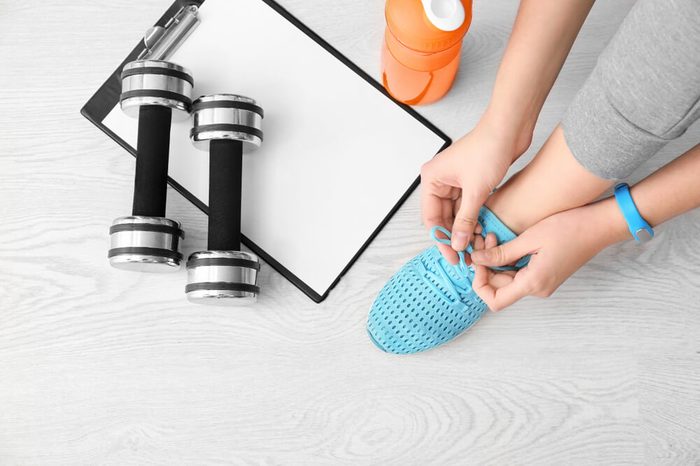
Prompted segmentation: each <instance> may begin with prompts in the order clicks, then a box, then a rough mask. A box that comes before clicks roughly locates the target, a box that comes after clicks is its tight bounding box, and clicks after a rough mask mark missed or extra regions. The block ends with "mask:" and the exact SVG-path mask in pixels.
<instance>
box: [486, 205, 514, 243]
mask: <svg viewBox="0 0 700 466" xmlns="http://www.w3.org/2000/svg"><path fill="white" fill-rule="evenodd" d="M479 223H480V224H481V227H482V228H483V232H482V233H481V234H482V236H484V237H485V236H486V234H487V233H493V234H495V235H496V239H497V240H498V244H501V243H507V242H508V241H512V240H514V239H515V237H516V234H515V233H513V232H512V231H511V230H510V228H508V227H507V226H506V225H505V223H503V222H502V221H501V219H500V218H498V217H496V214H494V213H493V212H491V211H490V210H489V208H488V207H486V206H482V207H481V209H480V210H479Z"/></svg>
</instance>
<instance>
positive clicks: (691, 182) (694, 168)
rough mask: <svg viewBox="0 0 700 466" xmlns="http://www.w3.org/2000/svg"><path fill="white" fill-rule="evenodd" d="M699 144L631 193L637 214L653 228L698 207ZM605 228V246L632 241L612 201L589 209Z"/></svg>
mask: <svg viewBox="0 0 700 466" xmlns="http://www.w3.org/2000/svg"><path fill="white" fill-rule="evenodd" d="M698 175H700V144H699V145H697V146H695V147H694V148H692V149H691V150H689V151H688V152H686V153H685V154H683V155H682V156H680V157H678V158H677V159H676V160H674V161H673V162H671V163H669V164H668V165H666V166H665V167H663V168H661V169H660V170H658V171H657V172H655V173H653V174H652V175H650V176H648V177H647V178H645V179H644V180H642V181H640V182H639V183H637V184H636V185H634V186H633V187H632V188H631V190H630V192H631V194H632V199H633V200H634V203H635V205H636V206H637V209H638V210H639V213H640V214H641V215H642V217H644V219H645V220H646V221H647V222H649V224H650V225H652V226H657V225H659V224H661V223H663V222H665V221H667V220H670V219H671V218H673V217H675V216H677V215H680V214H682V213H684V212H687V211H689V210H691V209H694V208H697V207H700V183H698ZM590 207H591V208H592V209H593V210H594V211H595V213H594V215H595V216H596V218H598V219H599V220H601V226H602V225H605V235H604V238H605V241H606V245H607V244H612V243H616V242H619V241H625V240H628V239H630V238H631V235H630V232H629V230H628V229H627V223H626V222H625V219H624V217H623V216H622V213H621V212H620V209H619V208H618V207H617V203H616V202H615V199H614V198H609V199H605V200H604V201H601V202H598V203H597V204H595V205H592V206H590Z"/></svg>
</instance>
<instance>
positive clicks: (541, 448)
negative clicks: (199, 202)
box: [0, 0, 700, 465]
mask: <svg viewBox="0 0 700 466" xmlns="http://www.w3.org/2000/svg"><path fill="white" fill-rule="evenodd" d="M281 3H282V4H283V5H284V6H285V7H287V8H288V9H289V10H290V11H291V12H292V13H293V14H295V15H297V16H298V17H299V18H300V19H301V20H303V21H304V22H306V23H307V24H308V25H309V26H310V27H311V28H313V29H314V30H316V31H317V32H318V33H319V34H320V35H321V36H322V37H324V38H326V39H327V40H329V41H330V42H331V44H333V45H334V46H336V47H337V48H338V49H340V50H341V51H342V52H343V53H345V54H346V55H347V56H348V57H349V58H350V59H352V60H353V61H355V62H356V63H357V64H359V65H360V66H361V67H363V68H364V69H366V70H367V71H368V72H370V73H371V74H372V75H374V76H377V75H378V69H379V66H378V60H379V47H380V44H381V38H382V28H383V24H384V22H383V21H384V20H383V16H382V7H383V2H382V1H381V0H335V1H334V2H328V1H326V0H283V1H282V2H281ZM167 5H168V0H157V1H156V0H149V1H136V0H131V1H126V0H112V1H110V2H93V1H88V0H65V1H62V2H46V1H39V0H27V1H22V2H15V1H11V0H0V128H1V129H0V219H1V223H0V464H2V465H50V464H66V465H79V464H114V465H126V464H187V465H193V464H227V463H235V464H266V465H273V464H298V465H311V464H323V465H331V464H381V465H399V464H401V465H406V464H411V465H428V464H438V465H442V464H459V465H464V464H470V465H471V464H491V465H505V464H555V465H560V464H596V465H599V464H640V463H646V464H651V465H666V464H668V465H690V464H700V312H699V311H700V248H699V247H698V246H700V240H699V239H698V229H699V228H698V227H699V225H700V211H695V212H693V213H691V214H689V215H686V216H685V217H683V218H680V219H677V220H675V221H672V222H670V223H669V224H667V225H665V226H663V227H662V228H660V229H659V233H658V237H657V238H656V239H655V240H654V241H653V242H651V243H649V244H648V245H646V246H643V247H639V246H636V245H634V244H632V243H629V244H623V245H620V246H617V247H614V248H612V249H610V250H608V251H605V252H604V253H603V254H601V255H600V256H599V257H597V258H596V259H595V260H593V261H592V262H591V263H590V264H589V265H587V266H586V267H584V268H583V269H582V270H581V271H580V272H579V273H578V274H576V276H575V277H573V278H572V279H571V280H570V281H569V282H568V283H566V284H565V285H564V286H563V287H562V288H561V289H560V290H559V291H558V292H557V293H556V294H555V295H554V296H553V297H552V298H551V299H549V300H537V299H528V300H525V301H523V302H521V303H520V304H518V305H516V306H515V307H513V308H512V309H511V310H509V311H508V312H504V313H502V314H499V315H491V314H489V315H488V316H487V317H486V318H484V319H483V320H482V322H480V323H479V324H478V325H477V326H476V327H475V328H474V329H473V330H471V331H470V332H468V333H467V334H466V335H464V336H463V337H461V338H459V339H458V340H456V341H454V342H452V343H451V344H449V345H446V346H444V347H442V348H439V349H437V350H434V351H431V352H428V353H425V354H420V355H416V356H412V357H396V356H392V355H386V354H384V353H381V352H380V351H378V350H377V349H375V348H374V347H373V346H372V345H371V343H370V342H369V340H368V339H367V336H366V334H365V319H366V316H367V311H368V308H369V306H370V304H371V302H372V299H373V298H374V296H375V295H376V293H377V291H378V290H379V289H380V287H381V286H382V285H383V283H384V282H385V281H386V280H387V279H388V278H389V276H390V275H391V274H392V272H393V271H394V270H396V268H397V267H399V266H400V265H401V264H402V263H403V262H405V261H406V260H407V259H408V258H410V257H412V256H413V255H414V254H415V253H417V252H418V251H419V250H421V249H422V248H424V247H425V246H427V245H428V244H429V243H428V240H427V235H426V233H425V231H424V230H423V229H422V227H421V225H420V221H419V208H418V202H417V196H416V195H413V196H412V197H411V198H410V199H409V201H408V202H407V203H406V205H405V207H403V208H402V209H401V211H400V212H399V213H398V214H397V215H396V216H395V218H394V219H393V220H392V221H391V222H390V224H389V225H388V226H387V228H386V229H385V230H384V231H383V232H382V233H381V234H380V235H379V237H378V238H377V240H376V241H375V242H374V243H373V244H372V245H371V247H370V248H369V249H368V250H367V252H366V253H365V254H363V255H362V257H361V258H360V260H359V261H358V262H357V264H356V265H355V266H354V267H353V268H352V269H351V270H350V272H349V273H348V274H347V275H346V276H345V277H344V278H343V280H342V281H341V282H340V284H339V286H338V287H337V288H336V289H335V290H334V291H333V292H332V293H331V295H330V297H329V298H328V300H327V301H325V302H324V303H323V304H321V305H317V304H314V303H312V302H311V301H310V300H309V299H308V298H307V297H306V296H304V295H303V294H302V293H301V292H299V291H298V290H297V289H296V288H294V287H293V286H292V285H291V284H290V283H288V282H287V281H286V280H285V279H283V278H282V277H281V276H280V275H279V274H277V273H275V272H273V271H271V269H270V268H269V267H264V271H263V273H262V286H263V289H264V294H263V296H262V298H261V299H260V302H259V304H258V305H257V307H255V308H254V309H251V310H243V309H238V310H230V309H228V310H227V309H203V308H201V307H195V306H191V305H188V304H187V303H186V301H185V299H184V296H183V283H184V280H185V277H184V272H183V273H181V274H180V275H175V276H158V275H143V276H141V275H133V274H126V273H119V272H117V271H114V270H112V269H110V268H109V266H108V264H107V261H106V259H105V251H106V248H107V243H108V237H107V226H108V225H109V224H110V222H111V220H112V219H113V218H114V217H116V216H119V215H123V214H124V213H125V212H126V210H125V209H127V207H128V206H129V205H130V197H131V180H132V175H133V168H134V161H133V159H132V158H131V157H128V156H126V155H125V153H124V151H123V150H122V149H120V148H119V147H118V146H117V145H116V144H115V143H114V142H112V141H111V140H109V139H108V138H106V137H105V136H104V135H103V134H101V133H100V132H99V131H98V130H97V129H96V128H94V127H93V126H91V125H90V124H89V123H88V122H87V121H86V120H84V119H83V118H82V117H81V116H80V115H79V114H78V111H79V109H80V107H81V106H82V105H83V103H85V101H86V100H87V99H88V97H89V96H90V95H91V94H92V93H93V92H94V91H95V90H96V89H97V87H98V86H99V85H100V84H101V83H102V82H103V80H104V79H105V78H106V76H107V75H108V74H109V73H110V72H111V71H112V70H113V69H114V68H115V66H116V65H117V64H118V62H119V61H120V60H121V59H123V57H124V56H126V54H127V53H128V52H129V51H130V50H131V48H132V47H133V46H134V45H135V43H136V41H137V39H138V38H139V37H140V35H141V34H142V33H143V31H144V30H145V29H146V28H147V26H149V25H150V24H151V23H152V22H153V21H154V20H155V19H156V18H157V17H158V16H159V15H160V13H161V12H162V11H163V10H164V9H165V7H166V6H167ZM630 5H631V2H630V1H629V0H616V1H607V2H603V1H601V2H599V4H598V5H596V6H595V7H594V10H593V12H592V14H591V16H590V18H589V21H588V22H587V24H586V25H585V27H584V30H583V32H582V34H581V37H580V39H579V41H578V42H577V44H576V45H575V47H574V50H573V53H572V55H571V57H570V59H569V61H568V62H567V64H566V66H565V68H564V70H563V72H562V75H561V77H560V79H559V81H558V82H557V84H556V86H555V89H554V90H553V92H552V94H551V97H550V99H549V100H548V102H547V104H546V106H545V108H544V111H543V114H542V118H541V120H540V124H539V126H538V127H537V133H536V137H535V143H534V147H535V148H536V147H538V146H539V145H541V143H542V142H543V140H544V138H545V137H546V135H547V134H548V132H549V131H550V130H551V129H552V128H553V127H554V125H555V124H556V122H557V121H558V119H559V118H560V117H561V115H562V113H563V112H564V110H565V109H566V106H567V104H568V102H569V101H570V100H571V98H572V96H573V95H574V93H575V92H576V89H577V88H578V87H579V86H580V85H581V84H582V82H583V81H584V79H585V77H586V75H587V74H588V72H589V71H590V69H591V68H592V66H593V64H594V62H595V59H596V56H597V55H598V53H599V52H600V51H601V49H602V48H603V47H604V45H605V43H606V42H607V41H608V40H609V38H610V37H611V36H612V34H613V32H614V30H615V28H616V27H617V25H618V24H619V22H620V21H621V20H622V18H623V17H624V15H625V14H626V11H627V10H628V8H629V7H630ZM516 8H517V3H516V2H514V1H505V0H502V1H487V0H477V1H476V5H475V21H474V25H473V28H472V30H471V32H470V33H469V36H468V37H467V39H466V42H465V48H464V53H463V63H462V68H461V71H460V74H459V77H458V81H457V83H456V85H455V87H454V90H453V91H452V93H451V94H450V95H449V97H448V98H447V99H445V100H443V101H442V102H440V103H438V104H436V105H434V106H432V107H429V108H422V109H420V111H421V112H422V113H423V114H424V115H426V116H427V117H428V118H429V119H430V120H431V121H432V122H434V123H435V124H436V125H437V126H439V127H440V128H442V129H443V130H445V131H446V132H447V133H449V134H450V135H451V136H452V137H458V136H460V135H461V134H463V133H464V132H466V131H467V130H469V129H470V128H471V127H472V125H473V124H474V123H475V121H476V120H477V118H478V116H479V114H480V112H481V111H482V110H483V108H484V106H485V103H486V99H487V96H488V93H489V91H490V88H491V84H492V81H493V78H494V75H495V70H496V67H497V64H498V61H499V59H500V56H501V54H502V51H503V47H504V45H505V43H506V40H507V37H508V34H509V29H510V25H511V23H512V19H513V17H514V15H515V10H516ZM233 24H234V23H232V25H233ZM232 27H234V26H232ZM256 39H257V40H264V31H261V37H260V38H256ZM203 52H204V53H206V51H203ZM699 139H700V127H698V126H695V127H693V128H691V130H689V131H688V133H687V134H686V136H685V137H684V138H683V139H682V140H680V141H677V142H674V143H673V144H670V145H669V146H668V147H667V148H666V149H664V150H663V151H662V153H661V154H660V155H659V156H658V157H657V158H655V159H654V160H653V161H652V162H651V163H649V164H648V165H646V166H645V167H643V168H642V169H641V170H640V171H639V172H638V173H637V174H636V175H635V177H633V178H634V179H639V178H640V177H642V176H644V175H645V174H646V173H648V172H649V171H650V170H652V169H653V168H655V167H658V166H660V165H662V164H663V163H665V162H667V161H668V160H670V158H671V157H672V156H673V155H675V154H677V153H679V152H680V151H682V150H684V149H685V148H688V147H690V146H691V145H692V144H693V141H698V140H699ZM529 155H532V152H531V153H529ZM358 189H359V188H358ZM170 194H171V195H170V199H169V209H170V212H171V214H172V216H173V217H174V218H179V219H182V220H183V221H184V222H185V223H186V225H187V226H188V233H191V234H190V235H189V236H188V238H187V239H186V241H185V243H184V250H185V252H186V253H189V252H191V251H193V250H195V249H196V248H198V247H199V246H201V245H202V244H203V243H204V236H205V234H204V231H205V218H204V216H203V215H202V214H201V213H200V212H199V211H198V210H197V209H195V208H194V207H193V206H192V205H190V204H188V203H187V202H186V201H185V200H184V199H183V198H182V197H180V196H179V195H177V193H175V192H174V191H171V192H170Z"/></svg>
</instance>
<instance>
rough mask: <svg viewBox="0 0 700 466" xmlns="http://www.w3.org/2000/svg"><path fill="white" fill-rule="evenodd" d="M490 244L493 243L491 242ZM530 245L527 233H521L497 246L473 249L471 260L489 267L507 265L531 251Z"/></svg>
mask: <svg viewBox="0 0 700 466" xmlns="http://www.w3.org/2000/svg"><path fill="white" fill-rule="evenodd" d="M490 244H493V243H492V242H491V243H490ZM532 249H533V247H532V245H531V244H530V240H529V238H528V236H527V235H521V236H518V237H517V238H515V239H514V240H513V241H509V242H507V243H503V244H500V245H498V246H495V247H494V246H492V247H490V248H489V247H487V248H486V249H483V250H481V251H474V254H472V260H473V261H474V262H476V263H477V264H481V265H487V266H489V267H496V266H503V265H508V264H510V263H512V262H516V261H517V260H518V259H520V258H521V257H523V256H526V255H528V254H530V253H531V252H532Z"/></svg>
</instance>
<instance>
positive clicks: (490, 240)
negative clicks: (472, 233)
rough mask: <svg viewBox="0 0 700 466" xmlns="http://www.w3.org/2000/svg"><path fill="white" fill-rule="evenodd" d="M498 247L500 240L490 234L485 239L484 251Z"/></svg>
mask: <svg viewBox="0 0 700 466" xmlns="http://www.w3.org/2000/svg"><path fill="white" fill-rule="evenodd" d="M496 246H498V239H497V238H496V235H495V234H493V233H488V234H487V235H486V238H485V239H484V248H483V249H491V248H495V247H496Z"/></svg>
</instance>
